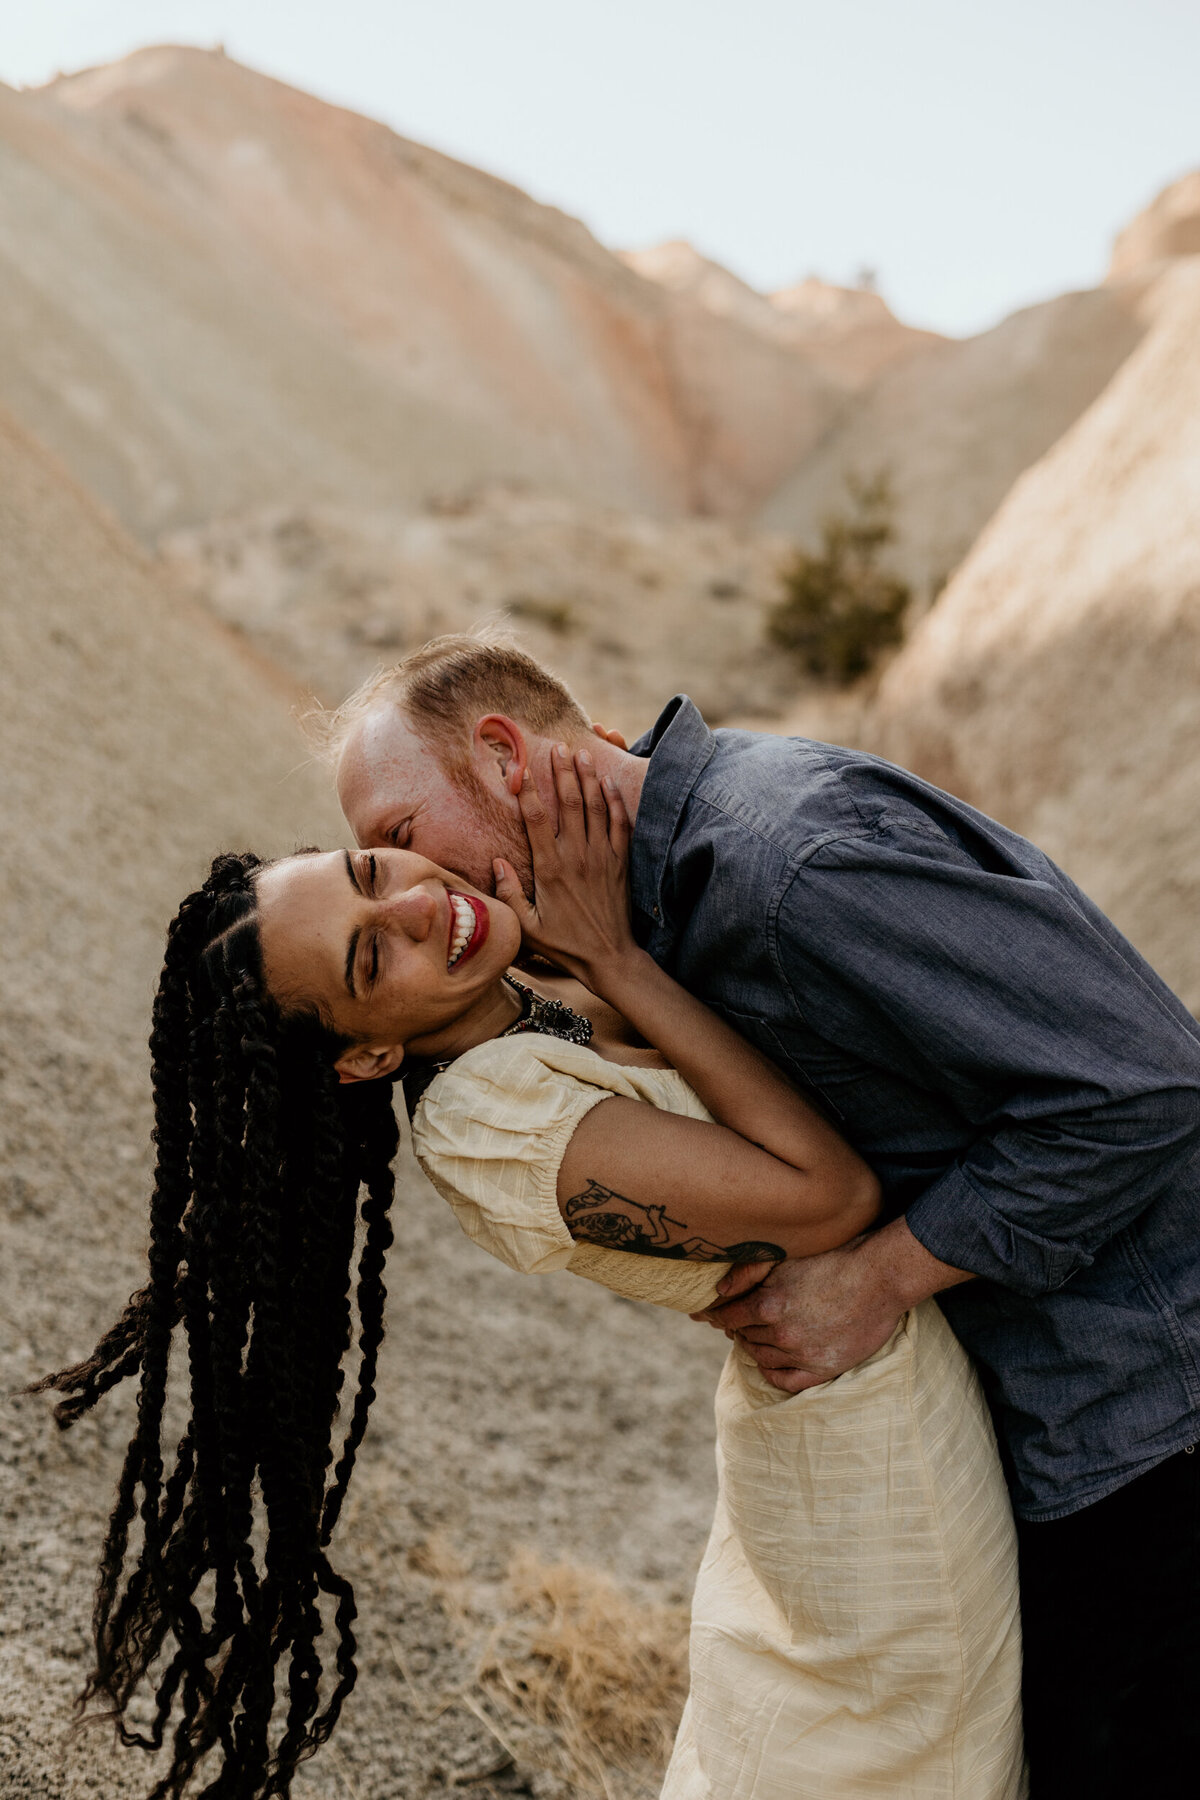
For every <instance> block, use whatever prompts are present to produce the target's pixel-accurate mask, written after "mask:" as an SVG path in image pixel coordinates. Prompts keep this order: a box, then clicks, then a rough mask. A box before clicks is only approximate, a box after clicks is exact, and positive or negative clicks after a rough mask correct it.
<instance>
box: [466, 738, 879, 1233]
mask: <svg viewBox="0 0 1200 1800" xmlns="http://www.w3.org/2000/svg"><path fill="white" fill-rule="evenodd" d="M554 763H555V780H556V784H557V789H558V801H559V829H558V833H557V835H556V834H555V833H554V831H553V829H552V827H551V825H550V821H549V818H548V816H547V814H546V812H545V808H544V807H543V805H542V802H541V800H540V798H539V796H538V793H537V790H536V788H535V787H534V786H533V784H532V782H529V783H527V785H526V786H525V787H524V788H523V789H522V791H521V808H522V813H523V815H524V817H525V823H526V829H527V831H528V833H529V840H530V845H531V848H532V851H533V860H534V881H535V885H536V894H537V900H536V904H535V905H534V906H532V907H531V906H529V905H528V904H527V903H526V902H525V900H524V896H523V895H522V894H521V892H520V888H519V886H518V884H517V882H516V879H515V875H514V874H513V872H512V871H511V870H510V869H509V868H508V865H507V864H499V865H498V880H497V890H496V891H497V893H498V894H499V895H500V897H501V898H503V899H505V900H506V901H508V903H509V904H510V905H513V906H514V908H515V910H516V911H517V913H518V916H519V917H520V919H521V922H522V926H523V928H524V930H525V934H526V937H527V940H528V941H530V942H531V943H532V944H533V946H534V947H535V948H536V949H537V950H539V951H540V952H541V953H542V954H544V955H548V956H550V957H551V958H552V959H553V960H554V961H556V962H557V963H559V964H560V965H561V966H563V967H565V968H566V969H567V970H568V971H569V972H570V973H571V974H572V975H575V976H577V977H578V979H580V980H581V981H583V982H585V983H586V985H587V986H588V987H590V988H591V989H592V991H593V992H594V993H596V994H599V995H600V996H601V998H603V999H604V1000H607V1001H608V1002H609V1004H610V1005H612V1006H615V1007H616V1008H617V1009H618V1011H620V1012H621V1013H623V1014H624V1015H625V1017H626V1018H627V1019H628V1020H629V1022H630V1023H631V1024H632V1025H633V1026H634V1028H635V1029H636V1030H637V1031H639V1032H640V1033H641V1035H642V1036H643V1037H644V1038H645V1039H646V1041H647V1042H648V1043H651V1044H653V1045H654V1046H655V1048H656V1049H658V1050H660V1051H661V1052H662V1054H663V1055H664V1056H665V1057H666V1058H667V1060H668V1062H670V1063H671V1065H672V1066H673V1067H674V1068H676V1069H678V1071H679V1073H680V1074H681V1075H682V1076H683V1077H684V1079H685V1080H686V1081H687V1082H688V1083H689V1084H690V1085H691V1087H692V1088H693V1089H694V1090H695V1092H696V1093H697V1094H698V1095H699V1097H700V1099H701V1100H702V1101H703V1102H704V1104H705V1105H706V1106H707V1108H708V1110H709V1111H710V1112H711V1113H712V1115H713V1117H714V1118H715V1119H716V1120H717V1121H718V1122H719V1123H718V1125H716V1126H713V1125H708V1124H705V1123H704V1122H702V1121H699V1120H688V1119H682V1118H679V1117H677V1116H675V1115H671V1114H665V1113H662V1112H660V1111H658V1110H656V1109H653V1108H650V1107H645V1106H642V1105H640V1104H639V1103H638V1102H636V1101H624V1100H613V1101H604V1102H602V1103H601V1105H599V1106H597V1107H596V1108H594V1110H593V1112H592V1113H591V1114H589V1115H588V1117H587V1118H585V1119H584V1120H583V1122H582V1124H581V1125H580V1126H579V1128H578V1130H577V1131H576V1133H575V1136H574V1138H573V1139H572V1141H571V1144H570V1145H569V1147H568V1150H567V1154H566V1157H565V1158H564V1161H563V1166H562V1174H561V1175H560V1180H559V1201H560V1204H562V1206H563V1209H564V1217H566V1219H567V1223H568V1225H569V1226H571V1227H572V1229H573V1230H574V1226H575V1223H576V1221H580V1222H581V1223H582V1222H583V1221H584V1219H585V1215H586V1214H588V1213H589V1212H591V1213H592V1214H593V1217H594V1218H599V1217H601V1216H604V1215H605V1207H606V1206H607V1202H606V1203H605V1205H604V1206H601V1207H600V1210H599V1211H596V1210H595V1209H593V1208H592V1207H591V1206H590V1205H589V1203H588V1202H587V1200H586V1198H585V1196H586V1194H587V1193H588V1192H590V1191H591V1190H590V1189H589V1185H588V1184H589V1183H594V1184H595V1189H596V1190H597V1191H599V1190H603V1191H604V1192H605V1193H607V1194H610V1195H615V1196H616V1198H617V1199H620V1200H623V1201H624V1203H625V1206H626V1209H627V1214H628V1216H627V1222H626V1224H625V1225H622V1226H621V1227H620V1229H621V1230H622V1231H627V1230H628V1229H629V1224H630V1222H632V1223H633V1224H636V1223H637V1219H638V1209H639V1208H641V1209H642V1211H644V1210H645V1208H646V1207H647V1206H649V1207H652V1208H658V1207H659V1206H660V1205H661V1206H663V1207H665V1208H666V1212H667V1213H671V1211H672V1208H674V1212H673V1214H672V1217H673V1219H674V1221H675V1223H674V1225H671V1226H668V1225H667V1224H664V1225H663V1226H662V1227H661V1229H662V1231H673V1232H674V1236H673V1238H672V1239H671V1243H672V1244H674V1243H677V1242H686V1241H688V1239H690V1238H699V1239H702V1240H703V1241H704V1242H705V1243H707V1244H709V1246H710V1248H709V1251H708V1255H709V1256H712V1254H713V1251H712V1248H711V1246H712V1245H713V1244H718V1245H724V1246H728V1245H729V1244H738V1243H741V1242H743V1241H747V1240H753V1239H761V1240H763V1242H767V1243H770V1244H772V1245H774V1246H776V1247H777V1249H779V1250H780V1251H781V1253H782V1254H785V1255H788V1256H808V1255H812V1254H814V1253H815V1252H816V1251H817V1250H820V1249H829V1248H831V1247H833V1246H834V1245H836V1244H841V1243H844V1242H846V1240H847V1239H848V1238H851V1237H854V1236H856V1235H857V1234H858V1233H859V1232H861V1231H863V1230H864V1229H865V1228H866V1227H867V1226H868V1225H869V1224H870V1223H871V1222H872V1221H873V1219H874V1218H875V1216H876V1214H877V1213H878V1210H879V1186H878V1182H877V1181H876V1179H875V1177H874V1175H873V1174H872V1173H871V1171H870V1169H869V1168H868V1167H867V1165H866V1164H865V1163H864V1162H863V1161H862V1159H861V1158H860V1157H859V1156H857V1155H856V1154H855V1152H854V1151H853V1150H851V1149H850V1147H849V1145H847V1144H846V1143H844V1142H843V1140H842V1139H841V1138H840V1137H839V1136H838V1134H837V1132H835V1131H834V1130H833V1128H832V1126H830V1125H829V1124H828V1123H827V1121H826V1120H825V1119H823V1118H822V1117H821V1115H820V1114H819V1113H818V1112H817V1111H816V1110H815V1109H814V1108H813V1107H811V1106H810V1105H809V1104H808V1103H807V1102H806V1101H805V1100H804V1099H802V1098H801V1096H800V1095H799V1094H798V1093H797V1091H796V1089H795V1088H794V1087H792V1085H791V1083H790V1082H789V1081H788V1080H787V1079H786V1078H785V1077H784V1076H783V1075H782V1074H781V1073H780V1071H779V1070H778V1069H777V1068H776V1067H775V1066H774V1064H773V1063H771V1062H769V1061H768V1059H767V1058H766V1057H765V1056H763V1055H762V1054H761V1053H760V1052H759V1051H758V1050H756V1049H755V1048H754V1046H753V1045H752V1044H749V1043H747V1042H746V1040H745V1039H744V1038H742V1037H740V1036H739V1035H738V1033H737V1032H735V1031H734V1030H732V1029H731V1027H730V1026H728V1025H726V1024H725V1022H724V1021H723V1020H722V1019H719V1018H718V1017H717V1016H716V1014H715V1013H713V1012H710V1011H709V1009H708V1008H707V1007H706V1006H704V1005H703V1004H702V1003H701V1002H700V1001H699V1000H697V999H695V997H694V996H693V995H691V994H689V993H688V992H687V991H686V990H685V989H684V988H682V987H680V986H679V984H678V982H675V981H673V980H672V979H671V977H670V976H669V975H667V974H665V973H664V972H663V970H662V969H660V968H659V967H658V965H657V963H655V961H654V960H653V958H652V957H650V956H649V955H647V953H646V952H645V951H644V950H641V949H639V948H638V946H637V944H636V943H635V942H634V939H633V935H632V933H631V931H630V927H629V907H628V898H627V885H626V864H627V854H628V841H629V821H628V817H627V815H626V813H625V810H624V807H623V805H622V803H621V799H620V795H619V794H618V793H617V792H616V789H615V787H611V786H610V787H607V788H606V789H604V790H602V789H601V786H600V783H599V782H598V780H597V778H596V774H595V770H594V767H593V765H592V763H591V759H590V757H588V756H587V754H586V752H582V753H580V755H579V758H578V764H577V767H573V766H572V764H571V760H570V758H569V757H568V758H563V757H561V756H558V755H556V756H555V759H554ZM606 1121H607V1122H606ZM721 1127H724V1128H725V1129H721ZM601 1163H603V1167H602V1166H601ZM593 1165H594V1166H593ZM568 1206H570V1207H571V1208H573V1211H572V1212H570V1213H568V1211H567V1208H568ZM614 1207H615V1202H614ZM630 1208H632V1209H633V1211H632V1212H629V1211H628V1209H630ZM609 1210H613V1209H611V1208H610V1209H609ZM616 1210H619V1209H616ZM614 1216H615V1215H614ZM623 1216H624V1215H623ZM663 1217H664V1219H665V1217H666V1215H665V1214H664V1215H663ZM768 1226H769V1227H770V1230H768ZM614 1229H617V1227H615V1226H614ZM772 1232H773V1233H774V1235H771V1234H772ZM680 1233H682V1235H680ZM575 1235H577V1236H579V1235H585V1233H582V1232H576V1233H575ZM785 1240H786V1241H785ZM630 1247H636V1248H641V1249H644V1248H647V1247H650V1248H654V1247H659V1248H662V1249H671V1246H670V1245H669V1244H665V1243H660V1244H659V1245H657V1246H655V1245H653V1244H652V1245H649V1246H647V1245H645V1244H639V1245H637V1246H632V1245H631V1246H630ZM671 1253H673V1254H676V1255H678V1254H679V1253H680V1252H679V1251H678V1249H673V1250H671ZM696 1254H697V1255H699V1254H701V1252H696ZM730 1260H735V1259H730ZM742 1260H748V1259H746V1258H742ZM759 1260H761V1259H759Z"/></svg>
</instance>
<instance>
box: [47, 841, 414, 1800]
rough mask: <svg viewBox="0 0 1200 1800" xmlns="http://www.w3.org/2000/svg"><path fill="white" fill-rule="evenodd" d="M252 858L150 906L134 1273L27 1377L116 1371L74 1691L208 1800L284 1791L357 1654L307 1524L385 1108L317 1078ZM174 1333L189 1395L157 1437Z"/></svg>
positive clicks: (377, 1201) (364, 1247)
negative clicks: (115, 1467) (84, 1644)
mask: <svg viewBox="0 0 1200 1800" xmlns="http://www.w3.org/2000/svg"><path fill="white" fill-rule="evenodd" d="M264 866H265V865H264V864H262V863H260V862H259V860H258V858H257V857H254V856H251V855H248V854H247V855H243V856H222V857H218V858H217V860H216V861H215V862H214V863H213V866H212V872H211V874H210V876H209V878H208V880H207V881H206V882H205V884H204V886H203V888H201V889H200V890H199V891H198V892H197V893H194V894H191V895H189V896H188V898H187V899H186V900H185V901H184V902H183V905H182V906H181V907H180V909H179V912H178V914H177V916H176V918H175V919H174V920H173V922H172V924H171V927H170V930H169V933H168V938H167V949H166V958H165V962H164V965H163V971H162V976H161V978H160V981H159V986H158V994H157V997H156V999H155V1003H154V1015H153V1027H152V1030H151V1035H150V1050H151V1071H152V1080H153V1087H154V1109H155V1126H154V1140H155V1144H156V1146H157V1166H156V1171H155V1177H154V1191H153V1199H152V1201H151V1212H150V1249H149V1263H150V1270H149V1279H148V1281H147V1284H146V1286H145V1287H144V1288H142V1289H141V1290H140V1292H138V1293H136V1294H134V1295H133V1297H132V1299H131V1300H130V1301H129V1304H128V1305H127V1307H126V1308H125V1311H124V1312H123V1313H122V1315H121V1317H120V1318H119V1319H118V1320H117V1322H116V1324H115V1325H114V1326H113V1327H112V1329H111V1330H110V1331H108V1332H107V1333H106V1334H105V1335H104V1337H102V1338H101V1340H100V1342H99V1343H98V1344H97V1346H96V1348H95V1350H94V1351H93V1352H92V1354H91V1356H89V1357H88V1358H87V1360H86V1361H84V1362H81V1363H79V1364H77V1365H76V1366H75V1367H73V1368H69V1369H62V1370H60V1371H59V1372H58V1373H57V1374H54V1375H48V1376H47V1377H46V1378H45V1379H44V1380H43V1381H41V1382H40V1383H38V1384H37V1385H38V1387H39V1388H42V1389H46V1388H49V1389H54V1390H56V1391H57V1392H59V1393H60V1394H62V1395H64V1396H65V1398H64V1399H62V1400H61V1401H60V1402H59V1404H58V1405H57V1407H56V1408H55V1417H56V1419H57V1421H58V1423H59V1425H60V1426H62V1427H64V1428H65V1427H68V1426H70V1425H72V1424H74V1422H75V1420H76V1419H78V1418H79V1417H80V1416H81V1415H82V1414H84V1413H86V1412H88V1411H89V1410H90V1409H91V1408H92V1407H93V1406H95V1404H96V1402H97V1401H98V1400H99V1399H100V1398H101V1396H102V1395H104V1394H105V1393H107V1392H108V1390H109V1389H110V1388H113V1387H115V1386H116V1385H117V1384H118V1383H119V1382H121V1381H124V1380H125V1379H126V1378H128V1377H130V1376H133V1375H138V1376H140V1390H139V1394H138V1402H137V1423H136V1427H135V1430H134V1433H133V1437H132V1439H131V1441H130V1445H129V1449H128V1452H127V1455H126V1458H125V1465H124V1469H123V1471H122V1474H121V1479H120V1483H119V1486H118V1490H117V1498H116V1503H115V1505H114V1508H113V1512H112V1516H111V1519H110V1521H109V1525H108V1533H107V1536H106V1539H105V1543H104V1549H103V1554H102V1557H101V1564H100V1576H99V1582H98V1586H97V1592H96V1602H95V1614H94V1629H95V1666H94V1668H93V1670H92V1672H91V1674H90V1675H89V1677H88V1680H87V1683H86V1685H85V1687H84V1690H83V1693H82V1694H81V1696H80V1701H79V1706H80V1709H81V1711H84V1710H94V1707H95V1705H99V1707H100V1708H101V1709H103V1710H104V1711H106V1712H107V1713H108V1714H109V1715H110V1716H111V1717H112V1718H113V1719H114V1720H115V1722H116V1729H117V1732H118V1735H119V1737H120V1739H121V1741H122V1742H123V1743H125V1744H127V1745H140V1746H141V1747H142V1748H143V1749H146V1750H160V1749H161V1748H162V1747H163V1744H164V1742H165V1741H167V1740H168V1738H169V1746H170V1753H171V1763H170V1767H169V1769H168V1771H167V1773H166V1775H164V1776H163V1778H162V1779H161V1780H160V1781H159V1782H158V1784H157V1785H156V1786H155V1788H154V1789H153V1794H152V1797H151V1800H179V1797H180V1796H182V1795H183V1793H184V1791H185V1789H187V1788H188V1786H189V1783H190V1782H191V1781H192V1778H193V1777H194V1776H197V1775H198V1774H199V1776H200V1777H201V1778H204V1779H206V1780H207V1785H206V1786H204V1787H203V1789H202V1790H201V1792H202V1794H203V1796H207V1797H208V1800H262V1797H264V1796H268V1795H286V1794H288V1793H289V1791H290V1786H291V1781H292V1777H293V1775H294V1773H295V1769H296V1765H297V1764H298V1763H299V1762H300V1761H301V1760H303V1759H304V1758H305V1757H308V1756H311V1755H312V1753H313V1752H314V1751H315V1750H316V1749H317V1748H318V1747H319V1746H320V1745H321V1744H322V1743H324V1741H325V1740H326V1739H327V1738H328V1737H329V1734H330V1732H331V1731H332V1730H333V1727H334V1725H335V1724H336V1722H337V1719H338V1715H339V1713H340V1712H341V1709H342V1705H343V1702H344V1701H345V1698H346V1696H347V1694H348V1693H349V1692H350V1690H351V1688H352V1687H353V1685H354V1682H355V1678H356V1674H357V1670H356V1667H355V1660H354V1654H355V1638H354V1630H353V1624H354V1618H355V1612H356V1609H355V1603H354V1594H353V1590H352V1588H351V1585H350V1583H349V1582H348V1581H347V1580H346V1579H345V1578H344V1577H343V1576H342V1575H340V1574H338V1572H337V1571H336V1570H335V1569H334V1567H333V1565H332V1563H331V1562H330V1560H329V1554H328V1545H329V1541H330V1538H331V1535H332V1533H333V1529H334V1525H335V1524H336V1522H337V1517H338V1513H339V1511H340V1509H341V1505H342V1502H343V1500H344V1498H345V1494H346V1488H347V1484H348V1483H349V1480H350V1476H351V1473H352V1471H353V1468H354V1462H355V1457H356V1454H357V1451H358V1447H359V1445H360V1444H361V1442H362V1438H363V1433H364V1431H365V1429H366V1424H367V1414H368V1411H369V1409H370V1406H371V1402H372V1400H373V1399H374V1395H375V1388H374V1382H375V1375H376V1367H377V1361H378V1353H379V1346H380V1343H381V1341H382V1337H383V1305H384V1285H383V1266H384V1258H385V1255H386V1252H387V1249H388V1246H389V1245H390V1243H391V1238H392V1229H391V1225H390V1222H389V1216H388V1215H389V1208H390V1206H391V1201H392V1194H393V1177H392V1172H391V1163H392V1159H393V1156H394V1155H395V1151H396V1145H397V1127H396V1121H395V1116H394V1113H393V1110H392V1094H391V1088H390V1084H389V1083H387V1082H386V1081H374V1082H363V1083H359V1084H352V1085H347V1086H339V1084H338V1079H337V1075H336V1072H335V1070H334V1067H333V1062H334V1058H335V1057H336V1055H337V1053H338V1049H339V1047H340V1046H339V1042H338V1040H336V1039H334V1038H333V1037H332V1036H331V1035H330V1033H329V1032H328V1031H327V1030H326V1029H325V1028H324V1027H323V1026H322V1025H321V1023H320V1022H319V1021H318V1020H316V1019H315V1018H312V1017H308V1016H291V1017H284V1016H283V1014H282V1013H281V1012H280V1010H279V1008H278V1007H277V1006H276V1005H275V1004H274V1003H273V1002H272V1000H271V999H270V997H269V996H268V995H267V993H266V992H265V989H264V984H263V979H262V968H261V957H260V952H259V940H258V928H257V922H256V908H255V898H254V877H255V874H256V872H257V871H258V870H259V869H261V868H262V867H264ZM360 1195H361V1196H362V1198H361V1203H360ZM360 1231H361V1249H360V1251H359V1254H358V1268H357V1296H356V1301H355V1307H356V1310H357V1315H358V1349H359V1355H358V1378H357V1384H356V1389H355V1392H354V1396H353V1401H352V1403H351V1404H350V1407H349V1420H348V1423H347V1424H346V1425H345V1427H344V1429H343V1430H342V1433H341V1442H340V1448H339V1446H338V1443H337V1439H336V1437H335V1431H336V1430H337V1415H338V1412H339V1400H340V1397H341V1390H342V1385H343V1380H344V1371H343V1367H342V1364H343V1361H344V1360H345V1358H346V1355H347V1352H348V1350H349V1349H350V1346H351V1340H352V1336H353V1328H354V1327H353V1309H352V1304H351V1287H352V1285H353V1283H354V1262H355V1243H356V1239H357V1238H358V1236H359V1235H360ZM173 1341H175V1342H176V1345H177V1348H176V1357H177V1358H178V1359H180V1360H182V1359H184V1358H185V1359H186V1367H187V1377H188V1385H189V1388H190V1402H191V1404H190V1416H189V1417H188V1419H187V1423H186V1425H185V1426H184V1429H183V1431H182V1435H180V1436H179V1437H178V1439H177V1441H176V1442H175V1444H174V1447H173V1450H171V1451H170V1452H169V1451H168V1440H169V1437H170V1436H171V1435H173V1434H171V1433H168V1430H167V1426H166V1421H165V1412H166V1406H167V1397H168V1356H169V1353H170V1351H171V1347H172V1343H173ZM322 1637H323V1638H324V1642H325V1643H326V1644H329V1643H330V1642H331V1641H332V1656H330V1654H329V1652H328V1651H327V1653H326V1656H325V1658H324V1659H323V1658H322V1654H321V1650H320V1648H319V1641H320V1640H322ZM330 1665H331V1666H330ZM143 1696H148V1697H149V1699H150V1706H149V1708H148V1709H147V1710H148V1723H147V1722H143V1723H142V1724H141V1725H137V1724H135V1723H134V1722H133V1721H132V1718H131V1705H132V1703H133V1702H134V1701H135V1698H137V1700H138V1701H139V1709H140V1708H142V1707H144V1704H145V1703H144V1701H143V1699H142V1697H143Z"/></svg>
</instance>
